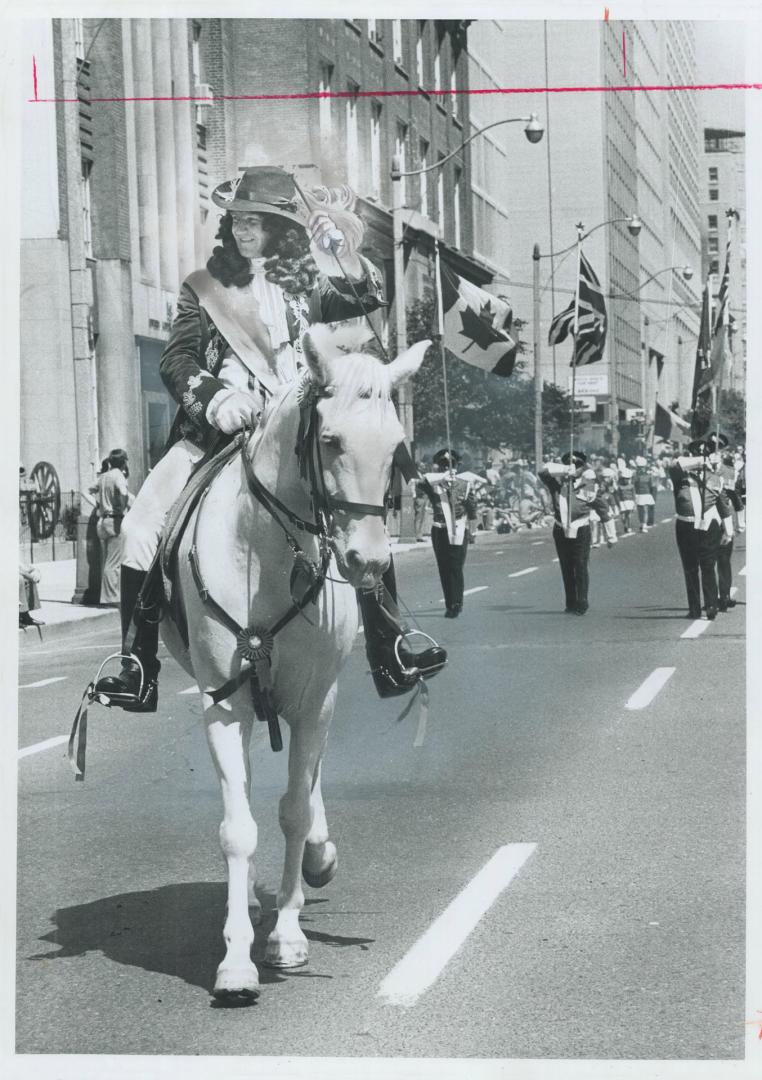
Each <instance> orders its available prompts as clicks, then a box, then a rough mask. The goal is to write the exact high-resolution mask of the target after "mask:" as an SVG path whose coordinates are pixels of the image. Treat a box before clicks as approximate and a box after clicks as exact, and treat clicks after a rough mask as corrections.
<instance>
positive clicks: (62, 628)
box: [19, 559, 119, 645]
mask: <svg viewBox="0 0 762 1080" xmlns="http://www.w3.org/2000/svg"><path fill="white" fill-rule="evenodd" d="M35 565H36V567H37V569H38V570H39V571H40V583H39V585H38V586H37V588H38V590H39V593H40V603H41V605H42V606H41V608H40V609H39V610H38V611H33V612H32V618H34V619H41V620H42V622H43V623H44V624H45V625H44V626H43V627H42V638H43V641H46V640H48V639H50V638H55V637H58V636H60V635H61V634H62V633H65V632H66V631H67V630H68V629H69V627H70V626H71V625H72V624H73V623H76V624H77V625H78V626H80V627H87V628H88V629H98V628H100V627H101V626H103V627H108V628H111V627H112V626H113V627H114V628H115V629H117V628H118V626H119V612H118V611H117V609H116V608H96V607H85V606H84V605H83V604H73V603H72V602H71V598H72V596H73V595H74V588H75V584H76V580H77V560H76V559H59V560H58V561H57V562H42V563H35ZM27 640H28V641H30V642H31V641H35V642H39V640H40V637H39V634H38V633H37V631H36V630H35V629H34V627H30V628H29V629H28V630H26V631H25V632H24V633H21V634H19V644H20V645H23V643H24V642H25V641H27Z"/></svg>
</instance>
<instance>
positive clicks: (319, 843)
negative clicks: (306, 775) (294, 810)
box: [302, 744, 338, 889]
mask: <svg viewBox="0 0 762 1080" xmlns="http://www.w3.org/2000/svg"><path fill="white" fill-rule="evenodd" d="M324 747H325V744H323V748H324ZM320 754H321V757H320V760H319V761H318V763H317V766H316V768H315V773H314V778H313V783H312V791H311V792H310V805H311V808H312V824H311V826H310V831H309V832H308V833H307V839H306V841H305V844H304V857H303V859H302V877H303V878H304V880H305V881H306V882H307V884H308V885H309V886H310V887H311V888H313V889H322V888H323V886H324V885H327V884H328V882H329V881H332V880H333V878H334V876H335V874H336V870H337V868H338V858H337V855H336V845H335V844H334V843H333V842H332V841H331V840H329V839H328V822H327V820H326V816H325V806H324V805H323V792H322V790H321V786H320V777H321V770H322V754H323V749H321V752H320Z"/></svg>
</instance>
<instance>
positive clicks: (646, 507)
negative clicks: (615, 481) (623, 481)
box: [632, 457, 655, 533]
mask: <svg viewBox="0 0 762 1080" xmlns="http://www.w3.org/2000/svg"><path fill="white" fill-rule="evenodd" d="M632 484H633V487H634V489H635V505H636V506H637V508H638V521H639V522H640V531H641V532H642V533H647V532H648V525H649V521H650V523H651V524H653V509H652V507H653V506H654V505H655V500H654V480H653V477H652V476H651V472H650V470H649V468H648V462H647V461H646V459H645V458H644V457H636V458H635V477H634V479H633V481H632Z"/></svg>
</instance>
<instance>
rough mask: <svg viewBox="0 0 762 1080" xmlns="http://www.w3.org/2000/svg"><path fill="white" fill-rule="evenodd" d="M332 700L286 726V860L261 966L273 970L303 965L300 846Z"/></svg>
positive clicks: (309, 817) (308, 821) (310, 814)
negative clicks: (288, 731)
mask: <svg viewBox="0 0 762 1080" xmlns="http://www.w3.org/2000/svg"><path fill="white" fill-rule="evenodd" d="M335 700H336V688H335V686H334V687H333V688H332V689H331V691H330V693H329V694H328V697H327V698H326V700H325V702H324V703H323V706H322V708H321V710H320V713H319V715H318V717H317V718H315V719H313V718H312V717H309V718H304V719H295V720H294V721H293V722H292V724H291V741H290V745H289V757H288V788H287V790H286V794H285V795H284V796H283V798H282V799H281V801H280V807H279V818H280V826H281V829H282V830H283V835H284V836H285V839H286V855H285V861H284V865H283V879H282V881H281V887H280V889H279V891H278V900H277V903H278V920H277V922H276V924H275V928H274V930H273V931H272V933H271V934H270V936H269V938H268V939H267V950H266V952H265V963H267V964H269V965H270V966H272V967H298V966H299V965H300V964H306V963H307V951H308V946H307V938H306V937H305V936H304V934H303V933H302V930H301V928H300V926H299V913H300V911H301V910H302V907H303V906H304V893H303V892H302V860H303V858H304V848H305V841H306V839H307V837H308V835H309V834H310V829H311V828H312V823H313V808H312V803H311V796H312V790H313V787H314V783H315V772H316V769H317V767H318V763H319V761H320V755H321V753H322V750H323V746H324V745H325V740H326V735H327V732H328V726H329V724H330V722H331V717H332V716H333V708H334V702H335ZM323 824H325V815H323Z"/></svg>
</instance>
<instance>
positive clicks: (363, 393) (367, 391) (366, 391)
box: [357, 386, 371, 400]
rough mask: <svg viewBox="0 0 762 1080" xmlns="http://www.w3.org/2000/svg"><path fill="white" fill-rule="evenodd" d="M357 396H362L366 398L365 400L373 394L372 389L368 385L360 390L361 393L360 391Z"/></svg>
mask: <svg viewBox="0 0 762 1080" xmlns="http://www.w3.org/2000/svg"><path fill="white" fill-rule="evenodd" d="M357 396H358V397H359V398H361V399H365V400H367V399H368V398H369V397H370V396H371V389H370V387H369V386H367V387H366V388H365V389H364V390H361V391H360V393H359V394H358V395H357Z"/></svg>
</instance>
